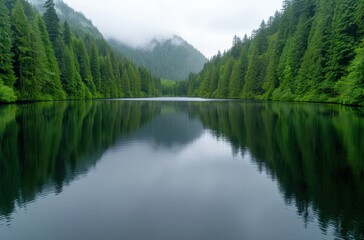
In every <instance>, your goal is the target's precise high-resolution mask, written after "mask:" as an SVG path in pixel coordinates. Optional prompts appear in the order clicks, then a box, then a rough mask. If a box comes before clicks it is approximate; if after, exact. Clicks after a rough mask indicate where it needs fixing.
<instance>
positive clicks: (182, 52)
mask: <svg viewBox="0 0 364 240" xmlns="http://www.w3.org/2000/svg"><path fill="white" fill-rule="evenodd" d="M109 43H110V44H111V45H112V46H113V47H114V49H115V50H116V51H117V52H119V53H120V54H121V55H122V56H124V57H125V58H127V59H130V60H132V61H134V62H135V64H137V65H138V66H143V67H146V68H147V69H149V70H150V71H151V73H152V75H153V76H155V77H159V78H162V79H170V80H184V79H186V78H188V76H189V74H190V73H198V72H199V71H201V70H202V68H203V66H204V64H205V63H206V62H207V59H206V57H205V56H204V55H203V54H202V53H200V52H199V51H198V50H197V49H196V48H194V47H193V46H192V45H190V44H189V43H187V42H186V41H185V40H184V39H182V38H181V37H179V36H176V35H175V36H173V37H171V38H168V39H163V40H158V39H153V40H152V41H150V42H149V43H148V44H146V45H144V46H140V47H136V48H133V47H130V46H128V45H126V44H124V43H122V42H120V41H118V40H116V39H110V40H109Z"/></svg>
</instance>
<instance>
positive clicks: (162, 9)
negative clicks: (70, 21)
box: [64, 0, 282, 57]
mask: <svg viewBox="0 0 364 240" xmlns="http://www.w3.org/2000/svg"><path fill="white" fill-rule="evenodd" d="M64 2H65V3H67V4H68V5H69V6H70V7H72V8H74V9H75V10H77V11H80V12H82V13H84V14H85V15H86V17H87V18H89V19H90V20H92V22H93V23H94V25H96V27H97V28H98V29H99V30H100V31H101V33H103V34H104V35H105V37H107V38H116V39H118V40H121V41H122V42H124V43H127V44H129V45H131V46H140V45H143V44H145V43H147V42H148V41H150V40H151V39H152V38H154V37H158V38H166V37H169V36H172V35H173V34H176V35H180V36H181V37H182V38H184V39H185V40H187V41H188V42H189V43H191V44H192V45H194V46H195V47H196V48H197V49H199V50H200V51H201V52H202V53H203V54H205V56H207V57H211V56H213V55H214V54H216V53H217V51H218V50H221V51H224V50H226V49H228V48H230V47H231V44H232V39H233V37H234V35H238V36H243V35H244V34H245V33H247V34H248V35H250V33H251V32H252V30H254V29H257V28H258V27H259V25H260V23H261V21H262V20H267V19H268V18H269V16H272V15H273V14H274V12H275V11H276V10H280V9H281V6H282V0H255V1H251V0H249V1H247V0H224V1H222V0H173V1H171V0H103V1H90V0H64Z"/></svg>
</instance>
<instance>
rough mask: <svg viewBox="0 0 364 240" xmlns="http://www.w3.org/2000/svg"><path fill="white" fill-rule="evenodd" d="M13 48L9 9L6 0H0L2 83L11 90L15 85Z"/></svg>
mask: <svg viewBox="0 0 364 240" xmlns="http://www.w3.org/2000/svg"><path fill="white" fill-rule="evenodd" d="M11 47H12V42H11V23H10V18H9V13H8V9H7V8H6V7H5V4H4V0H0V81H1V82H2V83H3V84H5V85H6V86H9V87H10V88H12V87H13V85H14V83H15V75H14V71H13V66H12V57H13V54H12V53H11Z"/></svg>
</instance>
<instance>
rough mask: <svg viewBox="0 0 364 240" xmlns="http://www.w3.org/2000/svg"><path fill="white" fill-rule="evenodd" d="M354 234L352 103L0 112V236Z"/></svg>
mask: <svg viewBox="0 0 364 240" xmlns="http://www.w3.org/2000/svg"><path fill="white" fill-rule="evenodd" d="M335 238H336V239H364V110H363V109H355V108H349V107H341V106H331V105H315V104H289V103H253V102H229V101H221V102H210V101H202V102H188V101H178V102H168V101H167V102H163V101H117V100H115V101H90V102H68V103H67V102H62V103H38V104H27V105H10V106H0V239H2V240H3V239H4V240H7V239H9V240H18V239H19V240H23V239H25V240H29V239H30V240H32V239H34V240H40V239H45V240H47V239H52V240H58V239H59V240H61V239H62V240H64V239H72V240H73V239H87V240H88V239H106V240H109V239H112V240H113V239H115V240H116V239H127V240H134V239H141V240H142V239H143V240H144V239H148V240H164V239H166V240H167V239H168V240H187V239H196V240H203V239H208V240H214V239H216V240H222V239H226V240H234V239H258V240H259V239H281V240H282V239H335Z"/></svg>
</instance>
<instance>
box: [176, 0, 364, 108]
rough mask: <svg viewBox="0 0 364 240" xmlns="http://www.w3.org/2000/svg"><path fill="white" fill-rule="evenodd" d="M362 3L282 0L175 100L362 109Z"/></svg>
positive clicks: (351, 0) (359, 0) (355, 0)
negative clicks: (284, 102) (313, 104)
mask: <svg viewBox="0 0 364 240" xmlns="http://www.w3.org/2000/svg"><path fill="white" fill-rule="evenodd" d="M363 59H364V1H363V0H337V1H325V0H286V1H284V3H283V10H282V11H281V12H276V13H275V15H274V16H273V17H271V18H269V20H268V22H267V23H266V22H264V21H263V22H262V24H261V25H260V28H259V29H258V30H256V31H254V32H253V33H252V35H251V37H247V36H244V37H243V38H242V39H240V38H239V37H234V41H233V47H232V48H231V49H230V50H229V51H228V52H226V53H224V54H220V53H218V54H217V55H216V56H214V57H213V58H212V59H211V60H210V61H209V62H208V63H207V64H206V65H205V67H204V69H203V71H202V72H201V73H199V74H197V75H190V77H189V78H188V79H187V80H186V81H185V82H183V83H180V84H179V85H178V86H177V87H178V89H177V92H178V94H179V95H189V96H202V97H209V98H244V99H268V100H289V101H317V102H337V103H344V104H359V105H364V60H363Z"/></svg>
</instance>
